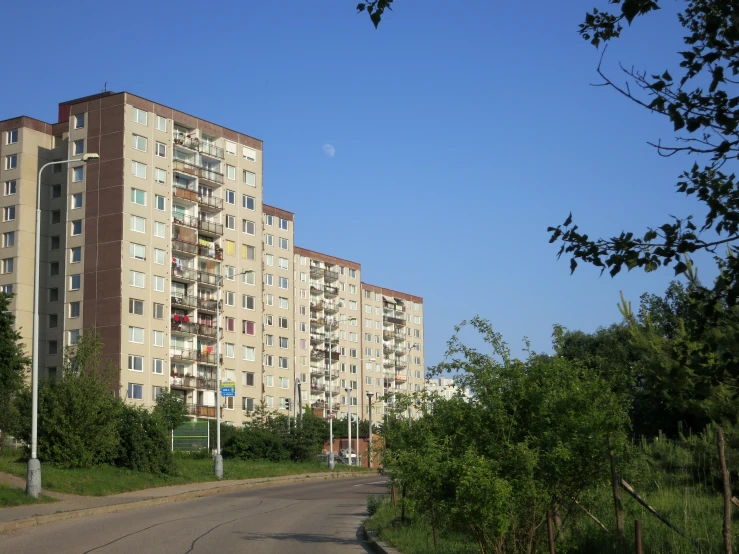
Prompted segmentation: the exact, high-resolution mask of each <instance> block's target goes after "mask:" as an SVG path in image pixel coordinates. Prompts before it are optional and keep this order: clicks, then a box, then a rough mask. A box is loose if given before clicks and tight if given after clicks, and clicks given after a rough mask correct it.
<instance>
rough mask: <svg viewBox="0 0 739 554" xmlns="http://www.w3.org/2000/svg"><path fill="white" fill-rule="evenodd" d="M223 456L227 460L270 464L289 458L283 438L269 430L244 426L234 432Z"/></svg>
mask: <svg viewBox="0 0 739 554" xmlns="http://www.w3.org/2000/svg"><path fill="white" fill-rule="evenodd" d="M223 455H224V456H225V457H227V458H239V459H241V460H260V459H261V460H269V461H271V462H284V461H285V460H287V459H289V457H290V453H289V451H288V450H287V448H286V447H285V442H284V440H283V437H281V436H280V435H278V434H277V433H275V432H274V431H272V430H270V429H264V428H260V427H246V426H245V427H243V428H242V429H236V430H235V432H234V434H233V435H232V436H231V437H230V438H229V440H228V442H227V443H226V444H225V446H224V449H223Z"/></svg>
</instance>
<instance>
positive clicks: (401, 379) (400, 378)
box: [395, 373, 408, 383]
mask: <svg viewBox="0 0 739 554" xmlns="http://www.w3.org/2000/svg"><path fill="white" fill-rule="evenodd" d="M395 380H396V381H397V382H398V383H405V382H406V381H407V380H408V376H407V375H403V374H402V373H397V374H396V375H395Z"/></svg>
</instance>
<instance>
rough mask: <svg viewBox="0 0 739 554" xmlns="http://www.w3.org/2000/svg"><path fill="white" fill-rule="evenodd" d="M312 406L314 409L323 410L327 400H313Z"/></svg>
mask: <svg viewBox="0 0 739 554" xmlns="http://www.w3.org/2000/svg"><path fill="white" fill-rule="evenodd" d="M310 407H311V408H313V409H314V410H323V409H325V408H326V401H325V400H316V401H315V402H313V404H311V405H310Z"/></svg>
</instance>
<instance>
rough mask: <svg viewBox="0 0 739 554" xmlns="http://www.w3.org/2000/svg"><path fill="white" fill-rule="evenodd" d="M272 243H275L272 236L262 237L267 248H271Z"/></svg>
mask: <svg viewBox="0 0 739 554" xmlns="http://www.w3.org/2000/svg"><path fill="white" fill-rule="evenodd" d="M274 242H275V238H274V237H273V236H272V235H270V234H269V233H268V234H266V235H264V243H265V244H266V245H267V246H272V245H273V244H274Z"/></svg>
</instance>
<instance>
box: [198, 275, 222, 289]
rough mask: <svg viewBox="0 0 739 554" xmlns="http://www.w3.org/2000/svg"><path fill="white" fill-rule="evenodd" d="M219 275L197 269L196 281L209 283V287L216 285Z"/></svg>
mask: <svg viewBox="0 0 739 554" xmlns="http://www.w3.org/2000/svg"><path fill="white" fill-rule="evenodd" d="M220 278H221V276H220V275H216V274H215V273H208V272H207V271H198V283H200V284H202V285H210V286H211V287H215V286H218V281H219V280H220Z"/></svg>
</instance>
